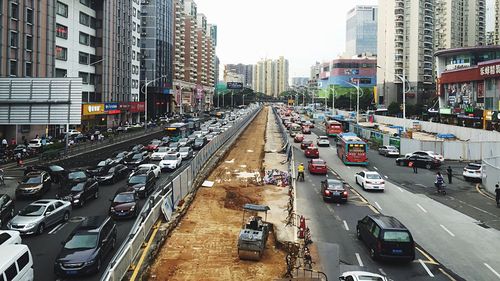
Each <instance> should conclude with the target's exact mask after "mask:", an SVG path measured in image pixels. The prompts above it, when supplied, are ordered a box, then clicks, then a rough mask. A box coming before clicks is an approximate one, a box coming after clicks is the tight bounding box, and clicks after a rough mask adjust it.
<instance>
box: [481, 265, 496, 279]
mask: <svg viewBox="0 0 500 281" xmlns="http://www.w3.org/2000/svg"><path fill="white" fill-rule="evenodd" d="M484 265H485V266H486V267H487V268H488V269H489V270H490V271H491V272H493V274H495V275H496V276H497V277H498V278H500V274H499V273H498V272H496V271H495V270H494V269H493V268H492V267H491V266H490V265H489V264H487V263H484Z"/></svg>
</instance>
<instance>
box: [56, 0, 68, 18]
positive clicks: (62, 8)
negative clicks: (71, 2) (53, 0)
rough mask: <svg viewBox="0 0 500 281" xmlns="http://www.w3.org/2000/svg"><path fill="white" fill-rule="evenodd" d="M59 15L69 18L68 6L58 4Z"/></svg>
mask: <svg viewBox="0 0 500 281" xmlns="http://www.w3.org/2000/svg"><path fill="white" fill-rule="evenodd" d="M57 14H58V15H60V16H63V17H65V18H67V17H68V5H66V4H64V3H61V2H57Z"/></svg>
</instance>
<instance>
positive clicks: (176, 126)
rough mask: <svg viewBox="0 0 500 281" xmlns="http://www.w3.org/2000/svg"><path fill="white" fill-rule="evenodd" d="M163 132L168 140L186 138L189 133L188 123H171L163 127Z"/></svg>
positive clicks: (173, 140) (174, 140)
mask: <svg viewBox="0 0 500 281" xmlns="http://www.w3.org/2000/svg"><path fill="white" fill-rule="evenodd" d="M165 132H166V133H167V136H168V137H169V138H170V141H172V142H176V141H179V139H181V138H187V136H188V135H189V130H188V125H187V124H186V123H172V124H169V125H168V126H166V127H165Z"/></svg>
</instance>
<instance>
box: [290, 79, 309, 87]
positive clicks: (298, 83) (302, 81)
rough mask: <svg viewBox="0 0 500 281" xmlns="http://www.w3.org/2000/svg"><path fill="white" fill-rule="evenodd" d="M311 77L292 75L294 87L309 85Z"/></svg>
mask: <svg viewBox="0 0 500 281" xmlns="http://www.w3.org/2000/svg"><path fill="white" fill-rule="evenodd" d="M308 81H309V77H292V87H293V86H307V82H308Z"/></svg>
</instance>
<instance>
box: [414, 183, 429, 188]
mask: <svg viewBox="0 0 500 281" xmlns="http://www.w3.org/2000/svg"><path fill="white" fill-rule="evenodd" d="M415 185H416V186H421V187H424V188H427V186H425V185H423V184H421V183H416V184H415Z"/></svg>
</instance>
